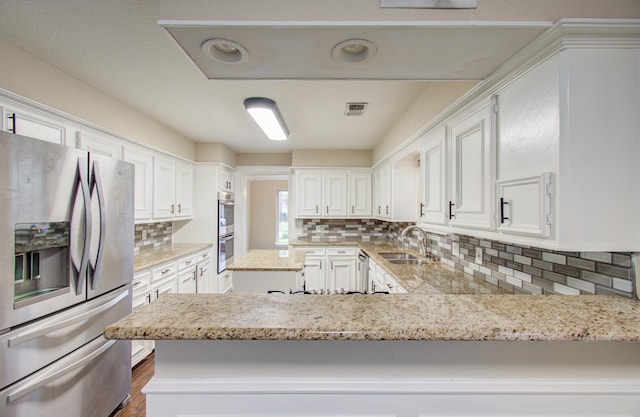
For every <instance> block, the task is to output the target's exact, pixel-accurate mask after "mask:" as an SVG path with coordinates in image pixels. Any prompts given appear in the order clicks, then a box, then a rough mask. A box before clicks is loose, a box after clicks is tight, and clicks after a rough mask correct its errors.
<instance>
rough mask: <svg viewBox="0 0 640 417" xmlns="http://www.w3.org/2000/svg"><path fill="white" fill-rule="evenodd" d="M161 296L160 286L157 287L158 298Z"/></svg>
mask: <svg viewBox="0 0 640 417" xmlns="http://www.w3.org/2000/svg"><path fill="white" fill-rule="evenodd" d="M159 297H160V288H157V289H156V298H159Z"/></svg>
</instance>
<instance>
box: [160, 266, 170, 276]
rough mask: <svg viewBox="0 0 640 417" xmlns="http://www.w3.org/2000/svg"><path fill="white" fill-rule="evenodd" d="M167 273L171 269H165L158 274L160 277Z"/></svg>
mask: <svg viewBox="0 0 640 417" xmlns="http://www.w3.org/2000/svg"><path fill="white" fill-rule="evenodd" d="M169 271H171V269H169V268H167V269H165V270H164V271H162V272H160V275H165V274H166V273H167V272H169Z"/></svg>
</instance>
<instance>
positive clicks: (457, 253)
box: [451, 242, 460, 256]
mask: <svg viewBox="0 0 640 417" xmlns="http://www.w3.org/2000/svg"><path fill="white" fill-rule="evenodd" d="M451 252H452V253H453V256H460V243H458V242H451Z"/></svg>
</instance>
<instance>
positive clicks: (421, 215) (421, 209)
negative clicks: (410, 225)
mask: <svg viewBox="0 0 640 417" xmlns="http://www.w3.org/2000/svg"><path fill="white" fill-rule="evenodd" d="M420 217H424V203H420Z"/></svg>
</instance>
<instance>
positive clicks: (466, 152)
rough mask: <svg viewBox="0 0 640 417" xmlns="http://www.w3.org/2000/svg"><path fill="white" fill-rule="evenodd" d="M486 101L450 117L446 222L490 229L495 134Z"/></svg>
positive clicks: (491, 220)
mask: <svg viewBox="0 0 640 417" xmlns="http://www.w3.org/2000/svg"><path fill="white" fill-rule="evenodd" d="M492 119H493V111H492V105H491V102H489V101H484V102H483V103H481V104H480V105H479V106H477V107H475V108H472V109H470V110H469V111H467V112H465V113H464V114H463V115H461V116H459V117H457V118H456V119H455V120H453V121H451V123H450V125H449V132H450V134H449V137H450V148H451V154H450V167H451V168H450V193H449V207H448V216H447V217H448V219H449V224H451V225H454V226H457V227H468V228H476V229H493V228H494V226H495V224H494V219H493V207H494V206H493V201H494V199H493V195H494V191H493V188H494V184H495V157H494V155H495V138H494V130H493V129H492Z"/></svg>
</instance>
